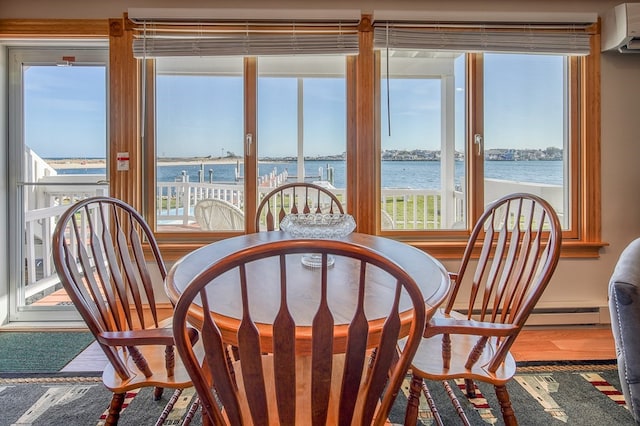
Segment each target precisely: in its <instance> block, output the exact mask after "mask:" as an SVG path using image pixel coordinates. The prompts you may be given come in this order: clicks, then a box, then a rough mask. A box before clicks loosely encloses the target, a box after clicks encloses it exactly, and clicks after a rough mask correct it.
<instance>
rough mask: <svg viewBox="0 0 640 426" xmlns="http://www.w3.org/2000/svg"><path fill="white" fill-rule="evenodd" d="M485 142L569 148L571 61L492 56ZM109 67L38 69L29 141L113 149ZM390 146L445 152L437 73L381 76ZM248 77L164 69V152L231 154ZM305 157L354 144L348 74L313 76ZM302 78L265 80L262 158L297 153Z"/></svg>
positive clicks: (460, 107) (71, 149)
mask: <svg viewBox="0 0 640 426" xmlns="http://www.w3.org/2000/svg"><path fill="white" fill-rule="evenodd" d="M484 62H485V92H484V94H485V135H484V140H485V149H490V148H539V149H544V148H547V147H549V146H556V147H562V136H563V122H562V121H563V120H562V111H563V99H562V93H563V90H562V85H563V84H564V83H563V78H562V76H563V61H562V58H560V57H550V56H541V55H500V54H487V55H485V61H484ZM454 69H455V108H456V113H455V117H456V124H455V133H456V148H457V149H459V150H461V149H462V136H463V135H464V119H463V118H464V115H463V112H464V98H465V88H464V86H463V84H464V78H463V75H462V72H463V70H464V61H463V60H462V59H460V58H459V59H457V60H456V63H455V68H454ZM105 72H106V71H105V68H103V67H80V66H77V67H76V66H74V67H57V66H38V67H35V66H33V67H29V68H28V69H26V71H25V74H24V75H25V81H24V91H25V105H24V108H25V141H26V143H27V145H28V146H29V147H30V148H32V149H33V150H34V151H35V152H36V153H38V155H40V156H41V157H44V158H51V157H105V152H106V148H105V141H106V134H107V133H106V125H107V124H106V123H107V121H106V115H107V112H106V89H105V86H106V75H105ZM381 87H382V95H381V103H382V111H381V114H380V117H381V120H382V130H381V134H382V147H383V149H398V150H413V149H427V150H438V149H439V148H440V139H441V128H442V125H441V122H442V113H441V110H442V106H441V105H442V103H441V92H442V90H443V86H442V84H441V80H440V79H439V78H438V76H435V77H434V78H430V79H395V78H391V79H390V81H389V88H390V91H389V102H390V105H391V114H390V123H391V136H389V131H388V122H387V111H386V106H387V93H386V92H387V90H386V81H383V82H382V85H381ZM242 90H243V82H242V79H241V77H239V76H216V77H212V76H202V75H199V76H194V75H180V76H175V75H174V76H166V75H162V76H158V80H157V97H158V105H157V130H156V134H157V138H158V147H157V152H158V156H161V157H165V156H167V157H189V156H208V155H211V156H212V157H218V156H225V155H227V154H228V153H233V154H239V153H241V152H242V149H243V144H244V135H243V132H244V131H243V123H244V120H243V103H242V102H243V100H242V99H243V96H242ZM302 90H303V99H304V101H303V108H302V111H303V112H302V115H303V119H302V121H303V123H304V125H303V128H304V130H303V138H304V154H305V155H306V156H317V155H334V154H341V153H343V152H344V151H345V143H346V142H345V141H346V118H345V115H346V106H345V98H346V95H345V91H346V88H345V80H344V78H335V77H331V78H318V77H316V78H313V77H305V78H304V79H303V83H302ZM297 123H298V79H297V78H291V77H276V76H269V77H267V76H263V77H260V78H259V81H258V135H257V140H258V141H259V144H258V157H278V156H290V155H295V154H296V147H297V143H298V128H297Z"/></svg>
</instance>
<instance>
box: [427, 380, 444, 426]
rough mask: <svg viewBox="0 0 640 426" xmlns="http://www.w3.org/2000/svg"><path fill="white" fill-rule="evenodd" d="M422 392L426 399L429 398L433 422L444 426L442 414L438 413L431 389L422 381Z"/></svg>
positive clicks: (428, 402)
mask: <svg viewBox="0 0 640 426" xmlns="http://www.w3.org/2000/svg"><path fill="white" fill-rule="evenodd" d="M422 392H423V393H424V396H425V398H427V404H428V405H429V409H430V410H431V414H432V415H433V421H434V423H435V424H436V425H438V426H444V423H442V417H440V413H439V412H438V408H437V407H436V403H435V401H434V400H433V397H432V396H431V392H429V388H428V387H427V384H426V383H425V381H424V380H423V381H422Z"/></svg>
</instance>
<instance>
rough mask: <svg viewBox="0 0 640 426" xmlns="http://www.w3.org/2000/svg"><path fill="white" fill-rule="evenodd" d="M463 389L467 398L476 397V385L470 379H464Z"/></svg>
mask: <svg viewBox="0 0 640 426" xmlns="http://www.w3.org/2000/svg"><path fill="white" fill-rule="evenodd" d="M464 390H465V392H466V394H467V397H468V398H475V397H476V385H475V383H473V380H472V379H464Z"/></svg>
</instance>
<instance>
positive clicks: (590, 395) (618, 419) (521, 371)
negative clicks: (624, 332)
mask: <svg viewBox="0 0 640 426" xmlns="http://www.w3.org/2000/svg"><path fill="white" fill-rule="evenodd" d="M450 384H451V386H452V387H453V388H454V391H455V392H456V395H457V397H458V399H459V401H460V403H461V404H462V407H463V408H464V411H465V413H466V414H467V416H468V418H469V420H470V422H471V424H472V425H493V424H495V425H502V424H503V422H502V418H501V415H500V409H499V406H498V403H497V400H496V397H495V393H494V391H493V388H492V387H490V386H485V385H483V384H480V385H479V394H478V397H477V398H475V399H473V400H469V399H467V398H466V397H465V396H464V395H463V393H462V391H461V390H460V389H458V388H457V386H456V383H454V382H453V381H452V382H450ZM405 385H406V386H405V389H404V390H403V392H401V393H400V394H399V395H398V398H397V399H396V403H395V405H394V409H393V411H392V413H391V415H390V418H389V421H390V423H391V424H398V425H399V424H402V423H403V422H404V409H405V404H406V396H405V392H406V390H407V388H408V381H407V382H406V383H405ZM428 386H429V388H430V390H431V393H432V395H433V398H434V400H435V401H436V404H437V407H438V410H439V412H440V414H441V416H442V418H443V420H444V424H445V425H455V424H460V421H459V419H458V416H457V414H456V412H455V410H454V409H453V407H452V405H451V403H450V401H449V399H448V397H447V396H446V394H445V392H444V390H443V388H442V385H441V383H434V382H430V383H429V384H428ZM508 389H509V393H510V395H511V400H512V403H513V408H514V410H515V413H516V416H517V417H518V421H519V423H520V425H524V426H530V425H540V426H553V425H580V426H596V425H597V426H600V425H616V426H618V425H633V424H634V422H633V418H632V416H631V414H630V412H629V411H628V410H627V408H626V407H625V405H624V400H623V397H622V395H621V393H620V381H619V378H618V372H617V369H616V365H615V364H614V363H612V362H610V363H596V364H585V365H580V364H563V363H554V364H551V365H550V364H543V363H540V365H533V366H522V367H519V368H518V374H517V375H516V377H515V379H514V380H512V381H511V382H510V383H509V385H508ZM170 397H171V392H170V391H169V390H165V395H163V397H162V400H161V401H158V402H154V401H153V400H152V398H151V390H150V389H143V390H141V391H140V392H135V391H134V392H130V393H129V394H128V395H127V400H126V404H127V406H126V408H125V409H124V411H123V412H122V416H121V419H120V424H121V425H148V424H154V422H155V420H156V418H157V417H158V416H159V415H160V413H161V412H162V410H163V408H164V405H165V404H166V402H167V401H168V398H170ZM193 398H194V394H193V389H186V390H185V391H184V392H183V394H182V396H181V398H180V400H179V401H178V403H177V404H176V408H175V409H174V410H173V412H172V413H171V414H170V416H169V419H168V420H167V422H165V425H173V424H179V423H180V421H181V419H182V418H183V416H184V415H185V413H186V411H187V408H188V407H189V405H190V404H191V402H192V401H193ZM110 400H111V393H110V392H109V391H108V390H107V389H106V388H105V387H104V386H103V385H102V382H101V380H100V378H99V377H97V376H96V377H70V378H63V377H52V378H20V379H0V406H1V407H4V408H3V409H2V410H0V425H11V424H15V423H17V424H31V425H52V424H66V425H96V424H100V423H101V417H102V416H103V415H104V413H105V411H106V409H107V408H108V406H109V402H110ZM421 406H422V408H423V410H421V417H420V424H423V425H431V424H433V419H432V417H431V414H430V411H429V410H428V409H427V408H426V402H424V401H422V403H421ZM193 424H195V425H200V424H202V422H201V417H200V413H197V414H196V418H195V419H194V422H193Z"/></svg>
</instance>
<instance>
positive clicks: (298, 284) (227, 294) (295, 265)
mask: <svg viewBox="0 0 640 426" xmlns="http://www.w3.org/2000/svg"><path fill="white" fill-rule="evenodd" d="M287 239H291V237H290V236H289V235H288V234H287V233H285V232H281V231H272V232H259V233H254V234H247V235H241V236H237V237H232V238H228V239H224V240H220V241H217V242H214V243H212V244H209V245H207V246H204V247H201V248H200V249H197V250H195V251H193V252H191V253H189V254H187V255H186V256H184V257H183V258H182V259H180V260H179V261H178V262H176V263H175V264H174V265H173V267H172V268H171V269H170V271H169V273H168V275H167V278H166V281H165V288H166V291H167V294H168V295H169V298H170V299H171V301H173V302H174V303H176V302H177V301H178V299H179V297H180V295H181V294H182V292H183V290H184V289H185V287H186V286H187V285H188V283H189V282H191V280H192V279H193V278H194V277H195V276H196V275H198V274H199V273H200V272H202V271H203V270H204V269H206V268H207V267H209V266H210V265H212V264H214V263H215V262H217V261H218V260H220V259H221V258H223V257H225V256H227V255H229V254H231V253H233V252H236V251H238V250H241V249H244V248H247V247H251V246H255V245H261V244H269V243H271V242H275V241H281V240H287ZM344 240H345V241H349V242H352V243H355V244H358V245H361V246H364V247H368V248H371V249H373V250H376V251H377V252H379V253H381V254H383V255H385V256H386V257H388V258H389V259H391V260H393V261H394V262H396V263H397V264H398V265H400V266H401V267H402V268H403V269H404V270H405V271H406V272H407V273H408V274H409V275H410V276H411V277H412V278H413V279H414V280H415V281H416V283H417V284H418V286H419V287H420V290H421V292H422V294H423V297H424V301H425V304H426V305H427V311H430V310H431V309H430V308H435V307H437V306H439V305H440V303H442V301H443V300H444V298H445V297H446V295H447V292H448V290H449V285H450V281H449V276H448V274H447V272H446V270H445V269H444V267H443V266H442V264H441V263H440V262H438V261H437V260H436V259H434V258H433V257H431V256H430V255H428V254H427V253H425V252H423V251H421V250H418V249H416V248H414V247H412V246H410V245H408V244H404V243H401V242H398V241H395V240H392V239H388V238H383V237H378V236H373V235H367V234H359V233H352V234H350V235H349V236H347V237H345V238H344ZM296 256H297V257H301V255H291V257H292V258H291V259H288V261H287V279H288V282H289V283H290V284H289V285H288V286H287V292H288V293H287V297H288V301H289V304H290V309H291V314H292V316H293V318H294V319H295V322H296V325H297V326H298V331H297V333H296V334H297V335H296V342H297V343H296V351H297V352H298V353H299V354H304V352H305V351H306V348H308V347H310V346H308V345H307V344H306V343H305V341H307V340H308V341H309V342H310V327H307V326H310V325H311V322H312V320H313V316H314V314H315V312H316V308H317V305H318V304H317V302H314V300H315V301H317V300H318V295H319V289H320V286H319V284H320V282H319V279H320V272H319V270H318V269H313V268H308V267H306V266H304V265H302V263H301V262H300V261H299V260H298V259H295V257H296ZM254 263H255V264H253V265H252V264H250V265H248V266H247V276H248V277H249V282H254V283H256V284H255V286H254V287H253V288H250V289H249V300H250V301H251V316H252V318H253V319H254V320H255V321H256V322H258V323H260V326H259V328H260V335H261V338H263V340H262V341H261V346H263V350H264V351H265V352H271V351H270V350H269V349H270V337H269V336H270V335H271V327H270V326H271V324H272V322H273V319H274V318H275V315H276V313H277V312H278V308H279V306H280V299H279V298H280V290H279V288H280V281H279V273H280V271H279V264H278V259H277V258H272V259H263V260H260V261H258V262H254ZM327 274H328V285H329V290H328V294H329V297H330V299H329V303H330V305H333V306H332V311H333V314H334V316H335V318H334V321H335V325H336V327H337V328H341V327H343V328H344V331H343V333H341V332H339V331H338V332H336V336H340V335H341V334H344V335H346V331H347V327H348V324H349V322H350V321H351V319H352V314H353V312H354V310H355V306H356V300H355V299H356V296H357V279H358V274H359V267H358V266H357V264H356V262H354V261H353V260H352V259H349V258H343V257H336V259H335V264H334V265H333V266H331V267H330V268H329V269H328V272H327ZM367 280H368V283H367V294H366V308H365V309H366V314H367V317H368V319H369V324H370V331H369V337H370V339H369V340H370V343H371V344H372V345H373V344H376V341H377V330H379V329H380V328H381V326H382V323H383V322H384V320H385V318H386V315H387V314H388V313H389V309H390V306H391V305H390V303H391V301H392V300H393V289H394V286H395V282H393V280H391V279H390V277H389V276H388V275H387V274H386V273H383V272H382V271H376V270H375V269H372V270H371V272H368V273H367ZM239 287H240V286H239V285H238V280H237V274H233V273H232V271H230V272H228V273H225V274H223V275H221V276H219V277H218V278H216V280H214V282H213V283H212V284H210V285H209V286H208V291H209V297H208V300H209V303H210V304H211V306H210V308H211V311H212V314H213V315H214V316H215V317H216V323H217V324H218V327H220V330H221V332H222V335H223V338H224V339H225V340H226V341H227V343H229V344H231V345H234V344H236V332H237V329H238V326H239V323H240V317H241V313H242V312H241V298H240V288H239ZM403 305H404V306H406V308H405V309H403ZM254 307H255V309H254ZM411 309H412V307H411V303H410V300H409V299H408V297H406V298H402V299H401V300H400V312H403V311H404V312H405V316H406V318H410V317H411ZM201 318H202V312H201V310H200V311H199V312H198V309H197V307H194V309H193V313H192V314H191V313H190V322H192V323H193V324H194V325H195V326H196V327H199V325H200V323H201ZM339 340H340V339H339V338H338V339H337V340H336V342H335V348H334V349H335V351H336V353H337V352H339V351H340V350H341V346H342V345H341V344H340V341H339ZM309 345H310V343H309Z"/></svg>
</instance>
